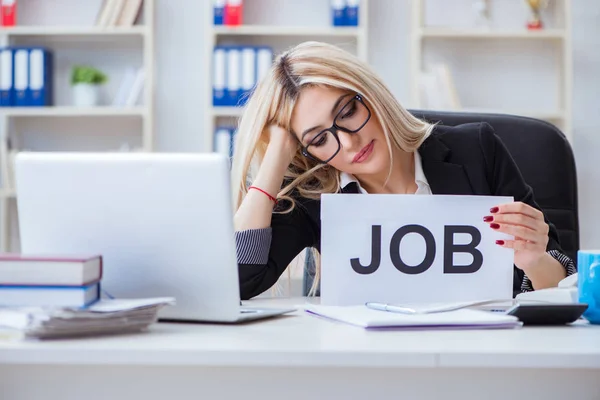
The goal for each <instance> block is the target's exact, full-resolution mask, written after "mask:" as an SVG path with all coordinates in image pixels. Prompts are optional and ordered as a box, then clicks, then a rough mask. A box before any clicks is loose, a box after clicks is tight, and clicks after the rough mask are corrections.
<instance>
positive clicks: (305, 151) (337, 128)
mask: <svg viewBox="0 0 600 400" xmlns="http://www.w3.org/2000/svg"><path fill="white" fill-rule="evenodd" d="M354 100H358V101H359V102H360V103H361V104H362V105H363V106H364V107H365V109H366V110H367V114H368V116H367V119H366V120H365V122H363V124H362V125H361V126H359V127H358V128H357V129H354V130H350V129H346V128H343V127H341V126H339V125H338V124H336V123H335V121H336V120H337V119H338V117H339V116H340V113H341V112H342V111H343V110H344V109H345V108H346V106H347V105H348V104H350V102H352V101H354ZM370 119H371V110H370V109H369V107H368V106H367V105H366V104H365V102H364V100H363V98H362V96H361V95H360V94H357V95H354V96H352V98H351V99H350V100H348V101H347V102H346V103H344V105H343V107H342V108H340V111H338V113H337V114H336V115H335V117H334V118H333V125H331V127H329V128H327V129H323V130H322V131H321V132H319V133H318V134H317V135H316V136H315V137H314V138H313V139H312V140H311V141H310V143H309V144H308V145H306V146H304V145H303V144H302V142H301V141H300V140H298V141H299V142H300V145H301V146H302V155H303V156H305V157H308V158H310V159H312V160H314V161H316V162H318V163H322V164H327V163H328V162H329V161H331V160H332V159H333V158H334V157H335V156H336V155H337V154H338V153H339V152H340V150H341V149H342V144H341V143H340V138H339V137H338V134H337V131H342V132H346V133H357V132H358V131H360V130H361V129H362V128H363V127H364V126H365V125H366V124H367V122H369V120H370ZM327 132H331V134H332V135H333V137H334V138H335V140H336V141H337V145H338V148H337V150H336V151H335V153H334V154H333V155H332V156H331V157H329V158H328V159H327V160H321V159H319V158H317V157H315V156H313V155H312V154H310V153H309V152H308V147H309V146H310V145H311V144H312V143H314V142H315V141H316V140H319V138H321V136H322V135H325V134H326V133H327Z"/></svg>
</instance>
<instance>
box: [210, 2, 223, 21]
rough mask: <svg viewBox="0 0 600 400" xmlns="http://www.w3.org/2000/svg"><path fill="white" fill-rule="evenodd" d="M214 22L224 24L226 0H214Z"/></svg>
mask: <svg viewBox="0 0 600 400" xmlns="http://www.w3.org/2000/svg"><path fill="white" fill-rule="evenodd" d="M213 15H214V17H213V19H214V20H213V24H214V25H223V16H224V15H225V0H213Z"/></svg>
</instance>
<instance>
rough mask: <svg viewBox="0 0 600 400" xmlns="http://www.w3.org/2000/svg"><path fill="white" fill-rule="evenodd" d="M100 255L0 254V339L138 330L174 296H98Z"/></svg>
mask: <svg viewBox="0 0 600 400" xmlns="http://www.w3.org/2000/svg"><path fill="white" fill-rule="evenodd" d="M102 261H103V259H102V256H100V255H94V256H85V257H74V256H68V257H67V256H65V257H57V256H51V257H50V256H33V255H20V254H2V255H0V337H2V336H4V335H5V334H6V333H8V335H9V337H12V336H13V335H14V336H16V337H19V338H21V337H25V338H40V339H41V338H57V337H69V336H82V335H93V334H107V333H122V332H131V331H134V330H141V329H144V328H146V327H148V326H149V325H150V324H152V323H154V322H155V321H156V319H157V316H158V312H159V311H160V309H161V308H162V307H164V306H166V305H171V304H174V302H175V300H174V299H173V298H151V299H101V289H100V284H101V279H102V272H103V264H102Z"/></svg>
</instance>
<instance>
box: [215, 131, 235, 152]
mask: <svg viewBox="0 0 600 400" xmlns="http://www.w3.org/2000/svg"><path fill="white" fill-rule="evenodd" d="M214 151H215V152H216V153H220V154H224V155H225V156H227V157H230V156H231V134H230V132H229V129H228V128H226V127H218V128H217V130H216V131H215V145H214Z"/></svg>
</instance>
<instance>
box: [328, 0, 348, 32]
mask: <svg viewBox="0 0 600 400" xmlns="http://www.w3.org/2000/svg"><path fill="white" fill-rule="evenodd" d="M330 1H331V14H332V21H331V22H332V24H333V26H345V25H346V0H330Z"/></svg>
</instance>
